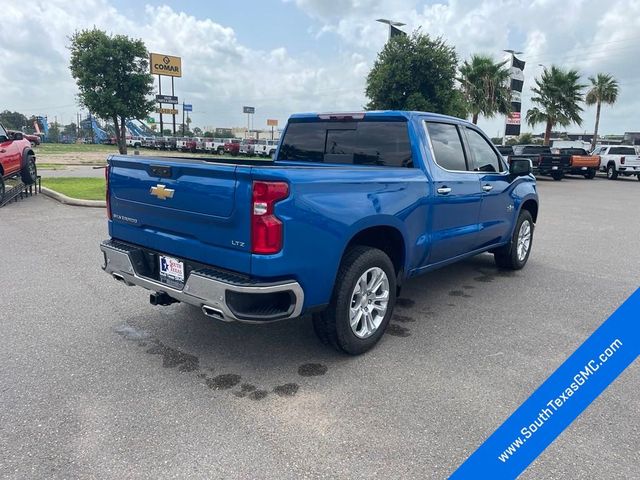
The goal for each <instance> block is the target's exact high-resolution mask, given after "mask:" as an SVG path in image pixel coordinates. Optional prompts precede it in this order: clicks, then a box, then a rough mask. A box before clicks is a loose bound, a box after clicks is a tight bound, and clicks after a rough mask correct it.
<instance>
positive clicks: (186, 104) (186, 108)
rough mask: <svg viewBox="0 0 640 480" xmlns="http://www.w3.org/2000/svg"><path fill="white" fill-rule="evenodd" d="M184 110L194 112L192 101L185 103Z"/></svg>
mask: <svg viewBox="0 0 640 480" xmlns="http://www.w3.org/2000/svg"><path fill="white" fill-rule="evenodd" d="M182 110H184V111H185V112H193V105H192V104H191V103H183V104H182Z"/></svg>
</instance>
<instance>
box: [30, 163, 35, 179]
mask: <svg viewBox="0 0 640 480" xmlns="http://www.w3.org/2000/svg"><path fill="white" fill-rule="evenodd" d="M29 176H30V177H31V178H33V179H35V178H36V164H35V163H33V162H29Z"/></svg>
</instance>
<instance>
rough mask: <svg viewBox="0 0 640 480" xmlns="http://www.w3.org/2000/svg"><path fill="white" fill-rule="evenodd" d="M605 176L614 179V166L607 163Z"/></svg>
mask: <svg viewBox="0 0 640 480" xmlns="http://www.w3.org/2000/svg"><path fill="white" fill-rule="evenodd" d="M607 178H608V179H609V180H615V179H616V167H614V166H613V165H609V166H608V167H607Z"/></svg>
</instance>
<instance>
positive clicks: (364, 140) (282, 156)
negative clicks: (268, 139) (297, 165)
mask: <svg viewBox="0 0 640 480" xmlns="http://www.w3.org/2000/svg"><path fill="white" fill-rule="evenodd" d="M278 160H297V161H306V162H325V163H345V164H354V165H379V166H389V167H411V166H413V162H412V160H411V144H410V143H409V134H408V131H407V123H406V122H389V121H387V122H377V121H362V122H302V123H296V122H293V123H290V124H289V126H288V127H287V130H286V132H285V135H284V139H283V141H282V146H281V147H280V153H279V156H278Z"/></svg>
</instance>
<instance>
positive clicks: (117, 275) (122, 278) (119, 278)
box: [111, 273, 125, 283]
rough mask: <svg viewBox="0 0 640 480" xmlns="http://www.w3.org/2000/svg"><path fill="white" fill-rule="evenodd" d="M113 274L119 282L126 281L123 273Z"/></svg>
mask: <svg viewBox="0 0 640 480" xmlns="http://www.w3.org/2000/svg"><path fill="white" fill-rule="evenodd" d="M111 276H112V277H113V278H114V279H115V280H117V281H118V282H122V283H125V281H124V277H123V276H122V275H120V274H119V273H112V274H111Z"/></svg>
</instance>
